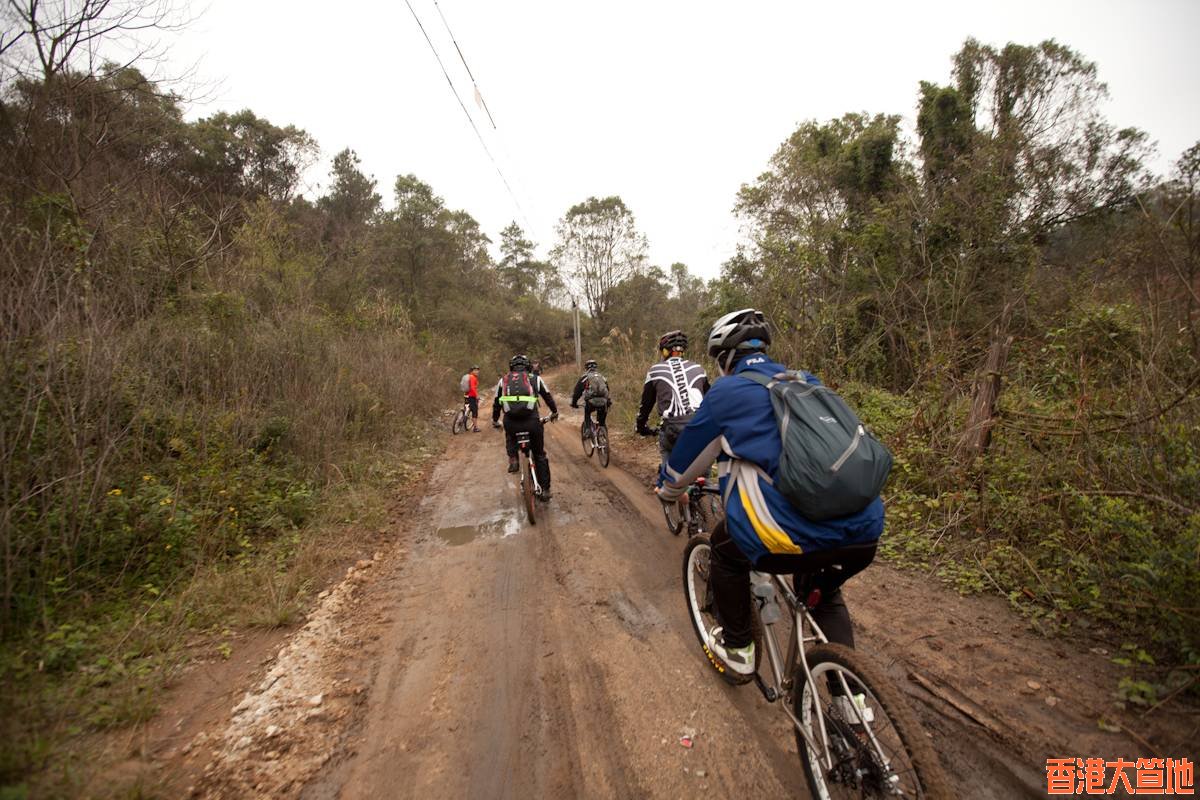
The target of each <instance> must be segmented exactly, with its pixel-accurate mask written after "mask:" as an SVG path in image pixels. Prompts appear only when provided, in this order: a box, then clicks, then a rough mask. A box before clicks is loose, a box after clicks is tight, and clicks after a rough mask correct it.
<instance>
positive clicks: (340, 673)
mask: <svg viewBox="0 0 1200 800" xmlns="http://www.w3.org/2000/svg"><path fill="white" fill-rule="evenodd" d="M577 420H578V418H577V417H576V416H572V415H564V419H563V420H562V421H560V422H559V423H558V424H556V425H553V426H549V428H548V431H549V435H548V450H549V452H550V454H551V461H552V465H553V473H554V487H553V488H554V500H553V501H552V502H551V503H550V505H549V506H548V507H543V509H544V511H545V513H544V514H543V515H542V518H541V519H540V520H539V523H538V525H537V526H536V527H531V526H530V525H529V524H528V523H527V522H525V521H524V519H523V517H522V516H521V513H520V511H519V507H518V495H517V489H516V486H515V483H514V479H515V476H510V475H507V474H506V473H505V471H504V463H505V458H504V453H503V441H502V434H501V433H500V432H498V431H492V430H490V429H488V430H486V431H485V432H483V433H480V434H468V435H465V436H459V437H456V438H454V439H453V440H451V441H450V442H449V443H448V446H447V450H446V452H445V454H444V456H443V457H442V458H441V460H440V461H439V462H438V464H437V466H436V468H435V469H434V470H433V472H432V476H431V478H430V480H429V482H428V487H427V490H426V491H425V493H424V498H423V499H422V500H420V501H419V503H414V504H413V505H412V506H411V507H409V508H408V509H406V511H405V513H404V514H403V516H402V517H401V518H400V519H398V520H397V522H396V523H395V529H394V531H393V535H392V540H393V542H394V544H392V545H390V546H389V547H388V548H385V549H383V550H381V551H380V552H379V553H377V554H376V556H375V558H374V559H369V560H364V561H362V562H359V564H358V565H357V566H356V567H354V568H351V570H350V571H349V573H348V574H347V577H346V579H345V580H343V581H341V582H340V583H339V584H337V585H336V586H335V587H333V588H332V589H331V590H330V591H329V592H327V593H325V594H324V596H323V597H322V601H321V604H320V606H319V607H318V608H317V609H315V610H314V611H313V613H312V614H311V615H310V617H309V620H308V623H307V625H305V626H304V628H303V629H301V630H300V631H298V632H297V633H296V634H295V635H293V636H292V637H291V639H290V640H289V642H288V643H287V644H286V645H285V646H284V647H283V648H282V649H281V650H280V652H279V654H278V655H277V656H276V657H275V658H274V659H273V660H271V661H270V662H269V663H268V664H267V665H266V666H265V667H264V673H265V674H261V675H260V677H259V678H258V679H257V683H256V685H254V686H253V687H251V688H250V689H249V690H248V691H247V692H246V694H245V696H244V697H243V698H242V699H241V700H240V701H239V702H238V703H237V706H236V707H235V708H234V710H233V713H232V714H231V715H227V716H225V717H224V718H223V722H222V725H223V728H217V729H213V730H210V731H205V732H202V733H201V734H200V735H198V736H197V737H196V739H195V740H194V741H193V742H192V743H191V744H189V745H187V746H186V747H185V748H184V753H185V754H184V755H181V756H179V757H180V758H183V759H186V760H187V763H188V764H194V765H195V769H196V772H197V773H198V778H197V779H196V781H195V782H194V784H193V787H192V788H193V792H194V793H195V794H196V795H199V796H206V797H231V798H232V797H239V798H240V797H252V796H259V797H280V796H286V797H297V796H298V797H304V798H334V797H338V798H347V799H354V798H379V797H389V798H390V797H425V796H429V795H430V794H431V793H432V792H433V791H437V793H438V794H439V795H440V796H445V797H472V798H483V797H486V798H509V797H512V798H517V797H576V796H587V797H663V798H668V797H670V798H676V797H685V796H697V795H699V794H701V793H704V794H705V795H708V796H714V797H729V796H735V795H737V796H744V795H746V794H753V795H756V796H770V797H780V796H795V797H806V796H807V790H806V788H805V786H804V779H803V775H802V771H801V768H800V764H799V760H798V758H797V756H796V752H795V744H794V740H793V737H792V734H791V732H790V729H789V727H788V726H787V725H786V724H785V723H784V719H783V716H782V714H781V713H779V712H778V710H777V709H774V708H772V707H770V706H769V705H768V704H767V703H766V702H765V701H764V700H763V699H762V697H761V696H760V695H759V694H758V693H757V692H756V691H755V689H754V688H753V687H740V688H733V687H728V686H726V685H724V684H723V683H721V682H720V681H719V680H718V679H717V678H716V676H715V675H714V674H713V673H711V672H710V670H709V668H708V667H707V665H706V664H705V662H704V661H703V660H702V658H701V655H700V653H699V651H698V649H697V646H696V642H695V639H694V637H693V634H692V631H691V628H690V627H689V623H688V621H687V618H686V616H685V611H684V605H683V601H682V598H681V592H680V588H679V572H680V553H681V551H682V546H683V542H682V540H681V539H678V538H673V537H670V536H668V535H667V533H666V531H665V529H664V527H663V524H662V516H661V512H660V511H659V508H658V505H657V501H656V500H655V499H654V498H653V496H652V495H651V494H650V493H649V491H648V489H647V480H646V478H647V476H648V474H649V469H648V467H649V462H648V460H647V457H645V456H642V457H638V458H634V457H632V456H630V455H629V450H631V449H632V444H630V443H628V440H623V439H620V438H617V439H616V441H615V443H614V449H615V450H616V453H615V455H614V460H613V465H612V466H611V467H610V468H609V469H607V470H601V469H600V468H599V467H598V465H597V464H596V463H595V462H594V461H593V460H587V459H585V458H584V457H583V455H582V453H581V452H580V448H579V444H578V439H577V430H578V427H577V425H578V422H577ZM623 442H624V443H626V445H627V449H626V450H625V452H624V455H623V454H622V451H621V450H620V449H619V448H620V447H621V446H622V443H623ZM866 575H868V576H870V580H867V579H866V576H864V577H862V578H859V579H857V582H856V583H854V584H852V585H851V586H850V587H849V588H848V594H849V596H850V600H851V604H852V609H853V611H854V613H855V618H856V622H857V624H858V626H859V631H860V643H859V647H860V649H863V650H867V651H870V652H871V653H872V654H873V655H874V656H875V657H876V658H877V660H879V661H881V662H883V663H885V664H886V665H887V668H888V669H889V670H890V672H891V674H892V675H893V677H895V678H896V679H897V680H898V682H900V683H901V684H902V685H903V686H904V687H905V691H907V692H909V693H910V694H911V695H912V698H913V705H914V707H915V708H916V709H917V710H918V712H919V714H920V716H921V717H922V719H923V721H924V722H925V724H926V726H927V728H928V730H929V731H930V732H931V735H932V736H933V738H934V744H935V745H936V747H937V749H938V751H939V753H940V754H941V756H942V758H943V761H944V762H945V765H946V767H947V768H948V770H949V771H950V772H951V773H952V774H954V775H956V776H958V777H957V779H958V780H960V781H967V782H969V785H970V787H971V788H970V790H969V791H965V793H964V796H971V797H995V798H1011V797H1016V796H1044V791H1045V777H1044V776H1045V772H1044V764H1045V761H1044V759H1045V757H1046V755H1048V754H1054V755H1095V754H1102V755H1106V756H1109V757H1111V756H1113V755H1116V754H1123V755H1125V756H1132V755H1137V754H1138V751H1140V754H1141V755H1147V754H1148V753H1147V752H1146V748H1145V747H1141V746H1139V745H1137V744H1136V743H1135V742H1134V741H1133V740H1132V739H1131V738H1130V737H1128V736H1123V735H1119V734H1109V733H1104V732H1103V731H1100V730H1098V729H1097V727H1096V714H1098V713H1100V712H1099V711H1097V708H1096V707H1097V706H1102V705H1103V700H1096V698H1095V688H1094V687H1096V686H1097V685H1101V684H1102V682H1103V681H1106V680H1109V679H1111V678H1112V675H1110V674H1108V673H1105V672H1104V670H1105V669H1110V668H1111V667H1106V666H1105V665H1106V663H1107V662H1106V660H1105V659H1097V658H1095V657H1092V658H1088V656H1087V654H1086V652H1085V651H1083V650H1081V649H1078V648H1075V649H1072V650H1071V651H1070V652H1067V651H1066V650H1065V648H1064V647H1063V646H1061V645H1058V644H1055V643H1054V642H1050V641H1047V640H1042V639H1038V638H1036V637H1032V636H1030V634H1029V633H1028V631H1027V630H1026V628H1025V626H1024V625H1023V624H1022V623H1021V622H1020V620H1019V619H1017V618H1016V617H1014V616H1013V615H1011V614H1010V613H1009V612H1008V610H1007V609H1006V608H1005V607H1004V606H1003V604H1002V603H998V602H996V601H992V600H988V599H986V598H960V597H958V596H957V595H954V594H952V593H949V592H946V591H945V590H944V589H941V588H938V587H934V586H931V585H930V584H929V581H928V580H926V579H923V578H921V577H920V576H914V575H911V574H907V573H901V572H898V571H895V570H891V569H889V568H887V567H885V566H876V567H872V569H871V570H869V571H868V573H866ZM1051 698H1053V699H1051ZM684 735H688V736H690V737H691V739H692V741H693V743H694V744H693V746H692V747H691V748H687V747H684V746H682V745H681V744H680V737H681V736H684ZM1184 735H1186V734H1184ZM1185 741H1186V740H1185ZM1163 744H1164V746H1165V745H1167V744H1169V743H1167V742H1163ZM1182 754H1183V753H1174V755H1182ZM1158 755H1163V753H1158ZM206 761H207V765H206V766H205V767H204V768H203V771H202V772H200V769H199V766H200V764H202V763H205V762H206ZM185 772H186V769H185ZM1039 785H1040V787H1041V788H1040V789H1039Z"/></svg>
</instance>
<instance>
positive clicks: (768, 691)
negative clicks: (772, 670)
mask: <svg viewBox="0 0 1200 800" xmlns="http://www.w3.org/2000/svg"><path fill="white" fill-rule="evenodd" d="M754 685H755V686H757V687H758V690H759V691H760V692H762V696H763V698H765V699H766V701H767V702H768V703H774V702H775V701H776V700H778V699H779V692H777V691H775V687H774V686H767V684H766V683H765V682H764V681H763V679H762V676H761V675H759V674H758V673H757V672H756V673H754Z"/></svg>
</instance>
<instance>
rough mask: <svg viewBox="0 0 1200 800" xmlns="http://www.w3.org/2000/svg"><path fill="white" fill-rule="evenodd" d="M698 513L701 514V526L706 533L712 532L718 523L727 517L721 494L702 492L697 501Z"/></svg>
mask: <svg viewBox="0 0 1200 800" xmlns="http://www.w3.org/2000/svg"><path fill="white" fill-rule="evenodd" d="M696 508H697V513H698V514H699V515H700V528H701V530H703V531H704V532H705V533H712V532H713V531H714V530H716V528H717V523H718V522H720V521H721V520H722V519H723V518H724V517H725V509H724V507H723V506H722V505H721V496H720V495H719V494H714V493H712V492H701V493H700V497H699V498H698V499H697V501H696Z"/></svg>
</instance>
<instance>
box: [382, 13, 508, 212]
mask: <svg viewBox="0 0 1200 800" xmlns="http://www.w3.org/2000/svg"><path fill="white" fill-rule="evenodd" d="M404 4H405V5H406V6H408V10H409V11H410V12H411V13H412V15H413V19H414V20H416V22H417V27H418V28H420V29H421V33H422V35H424V37H425V41H426V42H427V43H428V44H429V49H430V50H432V51H433V57H434V58H436V59H437V63H438V66H439V67H441V69H442V75H443V76H445V78H446V83H447V85H449V86H450V91H451V92H453V93H454V99H455V100H457V101H458V107H459V108H461V109H462V110H463V113H464V114H466V115H467V122H469V123H471V130H473V131H475V138H477V139H479V145H480V146H481V147H482V148H483V152H484V153H486V154H487V157H488V161H491V162H492V166H493V167H495V168H496V174H497V175H499V176H500V181H501V183H503V184H504V188H505V189H507V190H508V196H509V197H511V198H512V201H513V204H514V205H515V206H516V207H517V211H519V212H520V213H521V217H522V218H523V219H524V220H525V225H526V226H529V225H530V223H529V218H528V217H526V216H525V209H523V208H521V201H520V200H518V199H517V195H516V194H515V193H514V192H513V190H512V187H511V186H510V185H509V184H508V178H505V177H504V172H503V170H501V169H500V165H499V164H497V163H496V159H495V158H494V157H493V156H492V151H491V150H489V149H488V146H487V142H485V141H484V140H483V134H481V133H480V132H479V128H478V126H476V125H475V119H474V117H472V116H471V112H470V111H468V110H467V105H466V103H464V102H463V101H462V97H460V96H459V94H458V89H456V88H454V81H452V80H450V73H449V72H447V71H446V65H445V64H444V63H442V57H441V56H440V55H438V51H437V48H436V47H434V45H433V40H432V39H430V38H429V34H428V33H427V32H426V31H425V26H424V25H422V24H421V18H420V17H418V16H417V12H416V11H415V10H414V9H413V7H412V3H410V2H409V0H404ZM434 5H436V2H435V3H434ZM438 13H439V14H440V13H441V11H440V10H439V11H438ZM443 21H445V20H444V19H443ZM448 29H449V28H447V30H448ZM454 46H455V48H457V47H458V45H457V44H455V45H454ZM459 55H460V56H461V55H462V54H461V52H460V53H459ZM463 64H464V65H465V64H466V62H465V61H464V62H463ZM469 71H470V70H468V72H469ZM471 80H472V82H473V81H474V78H472V79H471ZM481 97H482V96H481ZM488 118H489V119H490V118H491V115H490V114H489V115H488Z"/></svg>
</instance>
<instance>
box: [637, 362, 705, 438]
mask: <svg viewBox="0 0 1200 800" xmlns="http://www.w3.org/2000/svg"><path fill="white" fill-rule="evenodd" d="M707 391H708V375H706V374H705V372H704V367H702V366H700V365H699V364H697V363H695V362H692V361H688V360H687V359H684V358H679V357H677V356H673V357H671V358H668V359H665V360H663V361H660V362H658V363H657V364H655V365H654V366H652V367H650V371H649V372H647V373H646V383H645V385H644V387H643V388H642V405H641V408H640V409H639V410H638V419H637V423H638V427H639V428H641V427H644V426H645V425H646V422H647V421H648V420H649V419H650V410H651V409H652V408H653V407H654V406H655V405H657V406H658V413H659V415H660V416H661V417H662V418H663V419H664V420H671V419H675V418H676V417H690V416H691V415H692V414H694V413H696V409H698V408H700V402H701V401H702V400H703V399H704V394H705V393H706V392H707Z"/></svg>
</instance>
